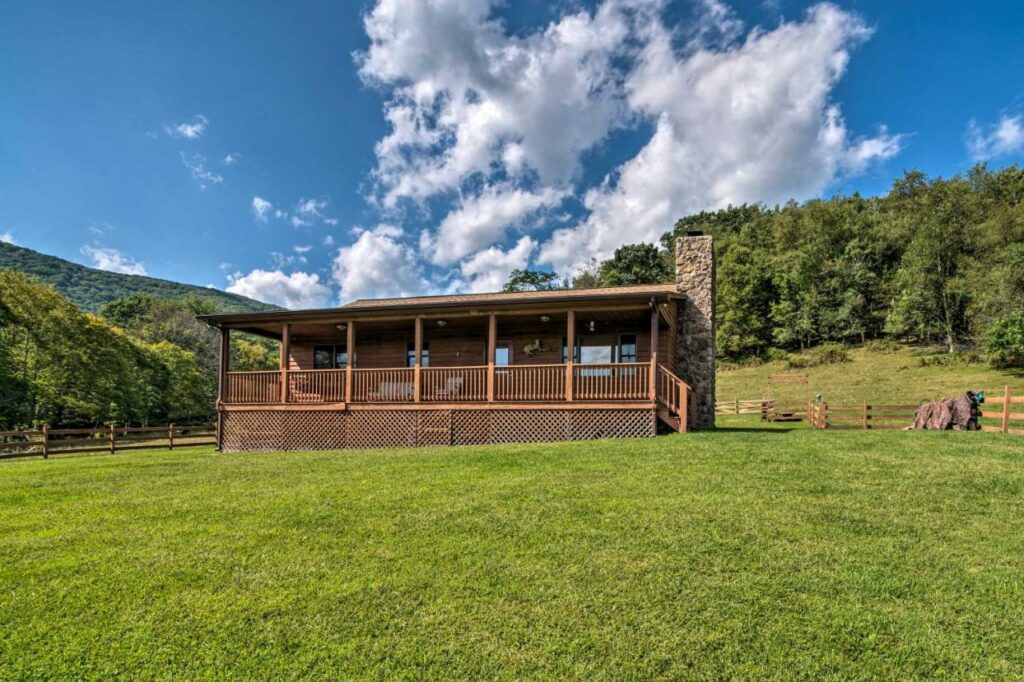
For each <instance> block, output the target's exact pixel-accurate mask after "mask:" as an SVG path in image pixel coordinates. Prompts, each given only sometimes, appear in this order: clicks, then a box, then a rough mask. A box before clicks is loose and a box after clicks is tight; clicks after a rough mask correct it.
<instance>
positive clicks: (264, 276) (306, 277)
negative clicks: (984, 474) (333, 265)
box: [227, 269, 331, 308]
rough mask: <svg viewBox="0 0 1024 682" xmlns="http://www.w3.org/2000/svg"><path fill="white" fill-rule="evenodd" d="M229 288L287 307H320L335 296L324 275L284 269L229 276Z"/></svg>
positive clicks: (243, 294) (234, 292) (238, 292)
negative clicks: (322, 279) (332, 295)
mask: <svg viewBox="0 0 1024 682" xmlns="http://www.w3.org/2000/svg"><path fill="white" fill-rule="evenodd" d="M228 282H229V284H228V286H227V291H229V292H231V293H233V294H241V295H242V296H248V297H249V298H254V299H256V300H258V301H263V302H265V303H273V304H274V305H279V306H281V307H283V308H316V307H319V306H322V305H324V304H326V302H327V300H328V299H329V298H330V296H331V290H330V288H329V287H327V286H326V285H324V284H323V283H321V282H320V276H319V275H317V274H311V273H307V272H293V273H291V274H290V275H286V274H285V273H283V272H282V271H281V270H269V271H268V270H259V269H257V270H252V271H251V272H249V273H248V274H244V275H243V274H242V273H240V272H236V273H234V274H233V275H229V276H228Z"/></svg>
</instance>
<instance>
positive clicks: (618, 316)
mask: <svg viewBox="0 0 1024 682" xmlns="http://www.w3.org/2000/svg"><path fill="white" fill-rule="evenodd" d="M678 298H682V296H680V295H679V294H677V293H675V292H674V291H673V290H672V288H671V286H669V285H652V286H643V287H610V288H605V289H578V290H567V291H560V292H528V293H525V294H521V295H518V294H488V295H486V296H476V295H473V296H450V297H446V296H437V297H424V298H419V299H417V298H411V299H406V304H405V305H397V303H396V301H395V300H386V301H381V302H379V304H375V302H373V301H366V302H360V303H359V304H358V305H349V306H345V307H341V308H330V309H324V310H294V311H275V312H267V313H238V314H227V315H204V316H201V318H200V319H203V320H204V321H206V322H207V323H209V324H212V325H215V326H220V327H226V328H231V329H237V330H241V331H248V332H251V333H255V334H260V335H262V336H268V337H271V338H280V336H281V330H282V328H283V326H284V324H286V323H290V324H291V325H292V332H293V333H294V334H302V335H311V336H312V335H318V334H325V333H331V334H335V333H337V329H336V327H335V326H336V325H337V324H340V323H343V322H347V321H349V320H353V321H356V322H357V329H371V328H374V326H375V325H380V326H379V327H376V328H378V329H381V330H387V329H400V328H404V327H403V325H412V324H413V319H414V318H415V317H417V316H422V317H423V318H424V320H426V321H428V323H429V322H430V321H433V322H435V323H436V320H438V319H443V320H445V321H446V322H447V323H448V325H452V326H454V325H462V324H465V325H466V328H467V329H469V328H472V329H476V328H477V325H479V324H486V319H487V316H488V315H489V314H491V313H494V314H497V315H498V319H499V324H501V323H502V321H505V323H506V324H507V323H508V320H512V319H520V318H521V319H524V320H526V319H529V318H531V317H532V318H536V319H539V318H540V316H541V315H547V316H549V317H550V318H551V320H552V322H554V321H563V322H564V320H565V317H566V311H567V310H570V309H571V310H574V311H576V314H577V319H582V318H587V319H588V320H589V319H594V320H605V321H612V320H617V321H628V320H632V319H634V316H637V317H642V315H643V312H642V311H643V310H645V309H647V306H648V305H649V303H650V301H651V300H657V301H660V302H665V301H668V300H672V299H678Z"/></svg>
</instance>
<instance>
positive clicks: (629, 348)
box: [562, 334, 636, 365]
mask: <svg viewBox="0 0 1024 682" xmlns="http://www.w3.org/2000/svg"><path fill="white" fill-rule="evenodd" d="M616 341H617V343H616ZM568 358H569V348H568V344H567V343H566V340H565V339H564V338H563V339H562V363H563V364H564V363H566V362H568ZM572 361H573V362H575V363H578V364H582V365H603V364H608V363H612V362H636V334H622V335H620V336H619V338H618V339H617V340H616V339H614V338H612V337H608V336H593V337H584V336H578V337H576V345H575V347H574V348H573V359H572Z"/></svg>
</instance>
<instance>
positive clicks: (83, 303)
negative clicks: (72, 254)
mask: <svg viewBox="0 0 1024 682" xmlns="http://www.w3.org/2000/svg"><path fill="white" fill-rule="evenodd" d="M3 268H10V269H12V270H17V271H19V272H24V273H26V274H29V275H32V276H34V277H36V278H37V279H39V280H40V281H41V282H44V283H46V284H50V285H52V286H53V287H54V288H55V289H57V291H59V292H60V293H62V294H63V295H64V296H66V297H67V298H68V300H70V301H71V302H72V303H74V304H75V305H77V306H78V307H79V308H82V309H83V310H90V311H92V312H96V311H98V310H99V309H100V306H102V305H103V304H104V303H109V302H110V301H113V300H116V299H119V298H123V297H125V296H129V295H131V294H150V295H151V296H158V297H160V298H174V299H177V298H184V297H185V296H189V295H192V296H196V297H198V298H200V299H203V300H206V301H210V302H212V303H213V304H214V305H215V306H216V308H217V310H218V312H224V313H244V312H259V311H262V310H280V308H278V307H277V306H273V305H270V304H269V303H262V302H260V301H257V300H254V299H251V298H247V297H245V296H239V295H238V294H229V293H227V292H224V291H219V290H217V289H208V288H206V287H197V286H194V285H192V284H182V283H180V282H171V281H170V280H166V279H156V278H155V277H143V276H141V275H122V274H119V273H116V272H107V271H106V270H97V269H95V268H87V267H85V266H84V265H79V264H78V263H72V262H71V261H66V260H64V259H63V258H57V257H56V256H47V255H46V254H43V253H39V252H38V251H33V250H32V249H26V248H23V247H20V246H14V245H13V244H7V243H5V242H0V269H3Z"/></svg>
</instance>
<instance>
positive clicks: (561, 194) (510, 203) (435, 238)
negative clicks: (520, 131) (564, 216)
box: [421, 186, 568, 265]
mask: <svg viewBox="0 0 1024 682" xmlns="http://www.w3.org/2000/svg"><path fill="white" fill-rule="evenodd" d="M567 194H568V191H567V190H554V189H550V188H544V189H541V190H538V191H536V192H530V191H526V190H521V189H515V188H512V187H508V186H494V187H488V188H486V189H485V190H484V191H483V192H482V193H481V194H479V195H477V196H474V197H470V198H468V199H465V200H463V201H462V203H461V204H460V205H459V206H458V207H456V208H455V209H453V210H452V211H451V212H450V213H449V214H448V215H447V216H446V217H445V219H444V220H443V221H442V222H441V225H440V226H439V227H438V229H437V232H436V234H430V233H425V234H424V235H423V238H422V240H421V246H422V248H423V249H424V251H426V252H427V254H428V255H429V257H430V259H431V260H432V261H433V262H434V263H436V264H439V265H447V264H450V263H454V262H455V261H457V260H459V259H461V258H464V257H466V256H468V255H469V254H471V253H474V252H476V251H478V250H480V249H482V248H485V247H487V246H488V245H489V244H492V243H494V242H496V241H499V240H501V239H502V237H504V235H505V232H506V230H507V229H508V228H509V227H510V226H513V225H516V224H519V223H521V221H523V220H524V219H526V218H527V217H528V216H530V215H531V214H534V213H536V212H537V211H540V210H542V209H551V208H554V207H556V206H557V205H558V204H560V203H561V202H562V200H563V199H564V198H565V197H566V195H567Z"/></svg>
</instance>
